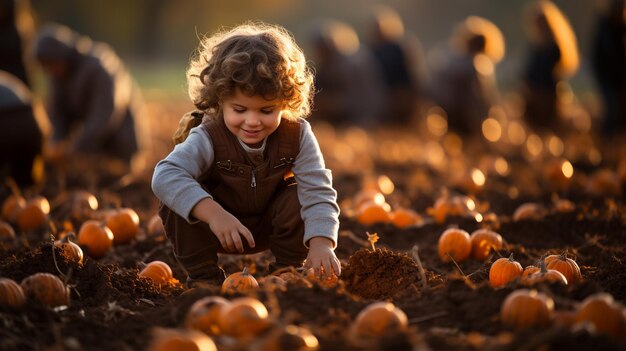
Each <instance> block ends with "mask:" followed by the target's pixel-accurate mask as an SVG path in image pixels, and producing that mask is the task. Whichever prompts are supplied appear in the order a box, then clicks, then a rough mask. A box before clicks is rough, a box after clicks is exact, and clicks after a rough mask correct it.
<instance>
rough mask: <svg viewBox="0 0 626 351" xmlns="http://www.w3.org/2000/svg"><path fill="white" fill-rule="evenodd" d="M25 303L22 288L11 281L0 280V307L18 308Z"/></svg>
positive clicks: (7, 279)
mask: <svg viewBox="0 0 626 351" xmlns="http://www.w3.org/2000/svg"><path fill="white" fill-rule="evenodd" d="M24 302H26V295H25V294H24V290H23V289H22V287H21V286H20V285H19V284H18V283H17V282H15V281H14V280H13V279H9V278H0V306H12V307H20V306H22V305H23V304H24Z"/></svg>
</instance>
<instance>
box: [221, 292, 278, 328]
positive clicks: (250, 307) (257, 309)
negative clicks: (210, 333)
mask: <svg viewBox="0 0 626 351" xmlns="http://www.w3.org/2000/svg"><path fill="white" fill-rule="evenodd" d="M219 325H220V330H222V333H223V334H226V335H230V336H234V337H247V336H255V335H258V334H259V333H261V332H262V331H264V330H265V329H267V328H268V327H269V326H270V320H269V313H268V311H267V308H266V307H265V305H264V304H263V303H262V302H261V301H259V300H258V299H255V298H253V297H247V296H245V297H238V298H235V299H233V300H232V301H231V302H230V304H229V305H227V306H225V307H224V308H222V309H221V310H220V323H219Z"/></svg>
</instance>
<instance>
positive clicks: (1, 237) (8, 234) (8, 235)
mask: <svg viewBox="0 0 626 351" xmlns="http://www.w3.org/2000/svg"><path fill="white" fill-rule="evenodd" d="M14 240H15V230H14V229H13V227H12V226H11V225H10V224H9V223H7V222H5V221H0V242H12V241H14Z"/></svg>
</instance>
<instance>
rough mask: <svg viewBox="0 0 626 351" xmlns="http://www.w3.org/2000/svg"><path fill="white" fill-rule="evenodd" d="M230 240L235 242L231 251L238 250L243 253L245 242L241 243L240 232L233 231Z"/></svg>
mask: <svg viewBox="0 0 626 351" xmlns="http://www.w3.org/2000/svg"><path fill="white" fill-rule="evenodd" d="M230 238H231V240H232V242H233V247H232V250H231V251H235V250H237V251H238V252H243V242H242V241H241V236H239V232H238V231H236V230H235V231H232V232H231V233H230Z"/></svg>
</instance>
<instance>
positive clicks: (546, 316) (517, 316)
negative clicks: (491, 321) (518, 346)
mask: <svg viewBox="0 0 626 351" xmlns="http://www.w3.org/2000/svg"><path fill="white" fill-rule="evenodd" d="M553 314H554V300H552V298H551V297H549V296H548V295H546V294H544V293H541V292H538V291H537V290H529V289H518V290H515V291H513V292H511V293H510V294H509V295H508V296H507V297H506V298H505V299H504V301H503V302H502V305H501V307H500V319H501V321H502V322H503V323H504V324H506V325H510V326H513V327H515V328H517V329H522V328H529V327H545V326H547V325H549V324H550V321H551V319H552V316H553Z"/></svg>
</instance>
